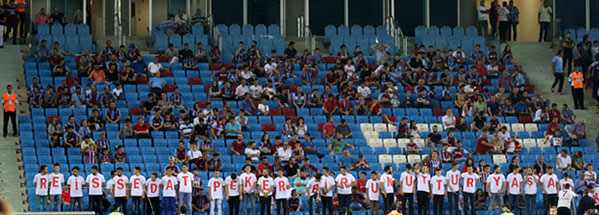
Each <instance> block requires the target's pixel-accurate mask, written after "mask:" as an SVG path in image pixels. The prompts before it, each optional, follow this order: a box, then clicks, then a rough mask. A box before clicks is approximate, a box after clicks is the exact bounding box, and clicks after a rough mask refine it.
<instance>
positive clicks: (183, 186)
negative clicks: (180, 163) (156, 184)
mask: <svg viewBox="0 0 599 215" xmlns="http://www.w3.org/2000/svg"><path fill="white" fill-rule="evenodd" d="M177 182H179V192H182V193H191V186H192V185H193V174H191V172H187V173H183V172H180V173H179V174H178V175H177Z"/></svg>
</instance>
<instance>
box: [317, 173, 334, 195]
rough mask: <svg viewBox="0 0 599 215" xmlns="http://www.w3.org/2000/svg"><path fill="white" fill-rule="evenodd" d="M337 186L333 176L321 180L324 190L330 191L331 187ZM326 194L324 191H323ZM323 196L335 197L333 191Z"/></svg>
mask: <svg viewBox="0 0 599 215" xmlns="http://www.w3.org/2000/svg"><path fill="white" fill-rule="evenodd" d="M334 186H335V179H333V177H332V176H326V177H324V176H323V177H322V179H321V180H320V187H322V189H327V190H328V189H330V188H331V187H334ZM323 192H324V191H323ZM321 195H322V196H326V197H332V196H333V189H331V190H329V191H328V192H326V193H324V194H322V193H321Z"/></svg>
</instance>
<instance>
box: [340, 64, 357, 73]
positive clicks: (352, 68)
mask: <svg viewBox="0 0 599 215" xmlns="http://www.w3.org/2000/svg"><path fill="white" fill-rule="evenodd" d="M343 71H345V74H346V75H347V76H351V75H352V73H354V72H355V71H356V67H355V66H354V65H351V66H348V65H345V66H343Z"/></svg>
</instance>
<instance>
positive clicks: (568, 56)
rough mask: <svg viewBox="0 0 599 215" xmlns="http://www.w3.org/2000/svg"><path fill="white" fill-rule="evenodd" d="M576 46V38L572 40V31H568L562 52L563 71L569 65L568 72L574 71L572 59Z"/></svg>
mask: <svg viewBox="0 0 599 215" xmlns="http://www.w3.org/2000/svg"><path fill="white" fill-rule="evenodd" d="M575 46H576V45H575V43H574V40H572V33H571V32H568V33H567V34H566V39H564V41H563V42H562V48H563V51H562V53H563V54H564V55H563V57H562V58H563V61H562V67H563V71H566V66H567V67H568V74H570V72H571V71H572V59H573V57H574V47H575Z"/></svg>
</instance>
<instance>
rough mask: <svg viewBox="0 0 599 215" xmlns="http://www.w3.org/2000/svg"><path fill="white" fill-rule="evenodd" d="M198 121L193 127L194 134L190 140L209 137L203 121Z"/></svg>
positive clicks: (206, 126)
mask: <svg viewBox="0 0 599 215" xmlns="http://www.w3.org/2000/svg"><path fill="white" fill-rule="evenodd" d="M198 121H200V123H199V124H198V125H196V126H195V127H194V133H193V135H192V136H194V138H192V139H195V138H197V137H200V138H202V137H208V135H209V133H208V130H209V129H208V125H206V123H204V119H202V118H199V120H198Z"/></svg>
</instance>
